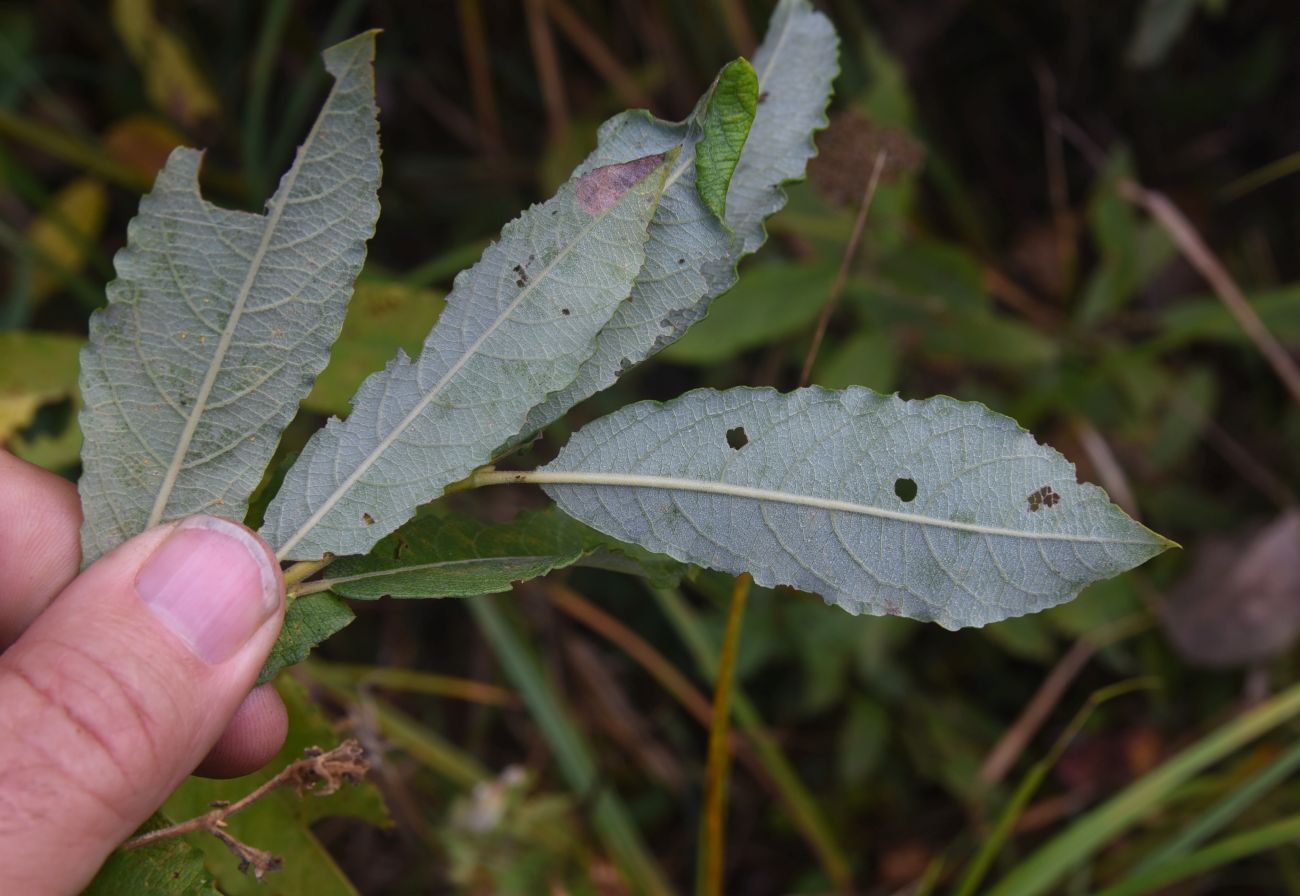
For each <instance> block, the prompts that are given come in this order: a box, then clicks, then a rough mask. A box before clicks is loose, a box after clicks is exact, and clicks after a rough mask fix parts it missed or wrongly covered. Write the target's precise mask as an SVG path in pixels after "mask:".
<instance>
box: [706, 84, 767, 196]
mask: <svg viewBox="0 0 1300 896" xmlns="http://www.w3.org/2000/svg"><path fill="white" fill-rule="evenodd" d="M718 79H719V81H720V82H721V83H723V84H726V85H727V88H728V89H726V90H715V91H713V94H712V96H710V97H709V102H708V104H707V105H706V106H705V110H704V115H703V117H702V118H701V121H700V131H701V136H700V142H699V144H698V145H697V146H696V152H695V188H696V190H698V191H699V194H700V199H702V200H704V204H705V205H707V206H708V207H709V211H711V212H713V214H714V216H715V217H717V218H718V220H720V221H725V220H726V218H727V190H728V188H729V187H730V186H731V176H732V174H734V173H735V170H736V164H737V163H738V162H739V161H740V154H741V152H742V150H744V148H745V140H746V138H747V137H748V136H749V129H750V126H751V125H753V123H754V112H755V111H756V110H757V108H758V73H757V72H755V71H754V67H753V66H752V65H750V64H749V63H748V62H746V61H745V60H744V59H737V60H736V61H735V62H732V63H729V64H728V65H727V67H726V68H724V69H723V70H722V74H720V75H719V76H718Z"/></svg>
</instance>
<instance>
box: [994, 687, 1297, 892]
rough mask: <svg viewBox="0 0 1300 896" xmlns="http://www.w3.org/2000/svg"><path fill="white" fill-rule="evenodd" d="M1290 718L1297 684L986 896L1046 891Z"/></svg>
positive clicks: (1134, 789) (1062, 837)
mask: <svg viewBox="0 0 1300 896" xmlns="http://www.w3.org/2000/svg"><path fill="white" fill-rule="evenodd" d="M1296 715H1300V685H1293V686H1291V687H1290V688H1288V689H1287V690H1285V691H1283V692H1282V693H1280V694H1278V695H1277V696H1275V697H1273V698H1272V699H1270V700H1267V701H1265V702H1264V703H1261V704H1260V705H1258V706H1256V707H1255V708H1254V709H1252V710H1251V711H1249V712H1247V713H1243V714H1242V715H1241V716H1239V717H1237V718H1236V719H1234V720H1233V721H1231V722H1229V723H1228V724H1226V725H1223V726H1221V727H1220V728H1219V729H1218V730H1216V731H1214V732H1212V733H1211V734H1209V735H1208V736H1206V737H1204V738H1202V739H1201V740H1200V741H1198V742H1197V743H1196V744H1194V745H1192V746H1191V747H1188V748H1187V749H1186V750H1184V751H1183V752H1181V753H1179V754H1178V755H1176V756H1174V757H1173V758H1172V759H1169V760H1168V761H1166V762H1165V763H1164V764H1163V765H1161V766H1160V767H1159V768H1157V769H1156V770H1155V771H1153V772H1151V773H1150V774H1147V775H1144V776H1143V777H1141V778H1139V779H1138V780H1137V781H1135V782H1134V783H1133V784H1131V785H1129V787H1127V788H1126V789H1125V790H1123V791H1121V792H1120V793H1119V794H1117V795H1116V796H1114V797H1112V798H1111V799H1109V800H1108V801H1106V802H1105V803H1103V804H1102V805H1100V806H1098V807H1097V808H1096V809H1094V810H1092V811H1091V812H1089V813H1088V814H1087V815H1085V816H1084V817H1083V818H1081V819H1079V820H1078V821H1077V822H1075V823H1074V824H1073V825H1071V826H1070V827H1069V828H1068V829H1067V830H1066V831H1064V832H1063V833H1061V834H1059V835H1058V836H1056V837H1055V838H1053V839H1052V840H1050V841H1048V842H1047V843H1046V844H1045V845H1044V846H1042V847H1040V848H1039V849H1038V850H1037V851H1036V852H1034V853H1033V854H1032V855H1030V856H1029V858H1027V859H1026V860H1025V861H1023V862H1021V863H1020V864H1019V865H1018V866H1017V867H1016V868H1015V869H1014V870H1013V871H1012V872H1011V873H1010V874H1008V875H1007V876H1006V877H1004V878H1002V880H1000V881H999V882H998V883H997V884H996V885H995V886H994V887H993V888H992V889H991V890H989V891H988V896H1035V894H1038V893H1045V892H1047V891H1048V890H1050V889H1051V888H1052V887H1053V886H1054V885H1055V884H1057V883H1058V882H1060V881H1061V880H1062V879H1063V878H1064V877H1065V876H1066V875H1067V874H1068V873H1069V872H1070V871H1072V870H1073V869H1075V868H1077V867H1078V866H1079V865H1081V864H1082V863H1084V862H1086V861H1087V860H1088V858H1089V857H1090V856H1092V855H1093V853H1095V852H1096V851H1097V850H1098V849H1100V848H1101V847H1102V846H1103V845H1105V844H1106V843H1107V842H1108V841H1110V840H1111V839H1112V838H1113V837H1116V836H1118V835H1119V834H1120V833H1121V832H1123V831H1125V830H1127V829H1128V828H1129V827H1131V826H1132V825H1133V824H1134V823H1136V822H1137V821H1138V820H1139V819H1141V818H1144V817H1145V816H1147V815H1149V814H1150V813H1152V812H1154V811H1156V809H1158V808H1159V807H1160V805H1161V804H1162V803H1163V802H1164V801H1165V800H1166V799H1167V798H1168V797H1169V796H1170V794H1172V793H1173V792H1174V791H1175V790H1176V789H1177V788H1179V787H1180V786H1182V785H1183V784H1185V783H1186V782H1187V781H1189V780H1190V779H1191V778H1193V777H1194V776H1195V775H1196V774H1198V773H1199V772H1200V771H1201V770H1202V769H1204V768H1206V767H1208V766H1210V765H1212V764H1214V763H1215V762H1218V761H1219V760H1221V759H1223V758H1224V757H1225V756H1227V755H1229V754H1230V753H1232V752H1233V751H1234V750H1237V749H1238V748H1240V747H1242V746H1243V745H1245V744H1247V743H1249V742H1250V741H1252V740H1254V739H1255V738H1257V737H1259V736H1261V735H1263V734H1265V733H1267V732H1269V731H1271V730H1273V729H1274V728H1276V727H1277V726H1279V725H1281V724H1282V723H1284V722H1286V721H1287V720H1289V719H1292V718H1294V717H1295V716H1296Z"/></svg>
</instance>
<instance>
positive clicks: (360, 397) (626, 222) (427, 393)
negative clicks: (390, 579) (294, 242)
mask: <svg viewBox="0 0 1300 896" xmlns="http://www.w3.org/2000/svg"><path fill="white" fill-rule="evenodd" d="M674 159H675V153H671V152H670V153H657V154H653V155H649V156H645V157H642V158H640V159H636V160H634V161H632V162H628V163H625V164H621V165H612V166H605V167H602V168H598V169H595V170H594V171H591V172H588V173H587V174H584V175H581V176H579V177H576V178H574V179H573V180H571V181H569V183H567V184H566V185H565V186H564V187H562V188H561V189H560V191H559V193H558V194H556V196H555V197H554V198H552V199H550V200H549V201H547V202H545V203H543V204H541V205H537V206H534V207H533V208H531V209H529V210H528V211H526V212H525V213H524V214H523V215H522V216H521V217H520V218H518V219H516V221H514V222H513V223H511V224H509V225H507V226H506V228H505V229H504V230H503V231H502V234H501V239H500V241H499V242H497V243H494V244H493V245H492V246H490V247H489V248H488V249H487V250H486V251H485V252H484V253H483V258H482V260H480V261H479V263H478V264H476V265H475V266H474V267H472V268H470V269H469V270H468V271H465V272H463V273H462V274H460V276H458V277H457V278H456V285H455V288H454V289H453V290H452V292H451V294H450V295H449V296H448V297H447V309H446V310H445V311H444V312H443V314H442V316H441V317H440V318H439V319H438V323H437V325H436V326H435V327H434V328H433V331H432V332H430V334H429V336H428V339H427V340H426V341H425V344H424V350H423V351H422V352H421V354H420V357H419V358H418V359H417V360H415V361H411V360H409V359H408V358H407V357H406V355H405V354H399V356H398V357H397V359H395V360H394V361H393V362H392V363H391V364H389V365H388V367H387V368H386V369H384V370H383V371H380V372H378V373H375V374H372V375H371V376H370V377H368V378H367V379H366V381H365V383H364V384H363V385H362V386H361V389H360V390H359V391H358V392H357V395H356V397H355V399H354V400H353V402H352V404H353V411H352V413H351V414H350V415H349V416H348V418H347V420H346V421H344V420H338V419H335V420H331V421H330V423H329V424H328V425H327V426H326V427H325V428H324V429H322V430H320V431H318V432H317V433H316V434H315V436H313V438H312V439H311V441H310V442H308V443H307V446H306V447H305V448H304V449H303V452H302V455H301V456H300V457H299V459H298V462H297V463H296V464H295V465H294V466H293V469H291V470H290V471H289V474H288V476H286V477H285V483H284V487H283V488H282V489H281V490H280V493H279V494H278V495H277V496H276V498H275V499H274V500H273V501H272V502H271V505H270V507H269V508H268V509H267V513H266V522H265V523H264V525H263V528H262V533H263V535H265V536H266V538H267V540H268V541H269V542H270V543H271V544H272V545H274V546H275V547H276V549H277V550H278V552H279V554H280V556H281V558H316V557H321V556H324V555H325V554H327V553H333V554H339V555H346V554H361V553H365V552H367V551H369V550H370V548H372V547H373V546H374V545H375V543H376V542H377V541H379V539H381V538H382V537H384V536H385V535H387V534H388V533H389V532H392V531H394V530H395V529H397V528H398V527H399V526H400V525H402V524H403V523H405V522H406V521H407V520H408V519H410V518H411V515H412V514H413V513H414V511H415V508H416V507H417V506H419V505H420V504H424V503H427V502H428V501H430V500H432V499H433V498H436V497H437V496H438V495H439V494H441V493H442V490H443V488H444V487H445V486H446V485H448V484H449V483H452V482H455V481H457V480H459V479H462V478H464V477H465V476H467V475H468V474H469V473H470V472H471V471H472V470H473V469H474V468H475V467H477V466H479V465H481V464H483V463H485V462H486V461H487V460H489V459H490V457H491V455H492V452H493V451H494V450H495V449H496V448H497V447H498V446H500V445H501V444H503V443H504V442H506V441H508V440H509V439H511V438H512V437H513V436H514V435H515V434H517V433H518V432H519V431H520V429H521V428H522V427H523V425H524V421H525V418H526V417H527V415H528V412H529V411H530V410H531V409H532V408H534V407H536V406H537V405H538V404H540V403H541V402H542V401H544V400H545V398H546V396H547V395H548V394H550V393H552V392H555V391H556V390H558V389H562V388H564V387H565V386H566V385H567V384H568V383H570V382H572V381H573V377H574V376H575V374H576V372H577V370H578V366H579V365H580V364H581V363H582V361H583V360H584V359H586V358H587V357H588V356H590V354H591V351H592V349H593V342H592V341H593V339H594V337H595V335H596V333H597V332H598V331H599V330H600V328H601V327H603V326H604V325H605V324H606V323H607V322H608V321H609V319H610V316H611V315H612V314H613V313H614V311H615V309H616V308H617V307H618V305H619V304H620V303H621V302H623V300H624V299H626V298H627V295H628V293H629V292H630V291H631V288H632V282H633V280H635V278H636V276H637V272H638V271H639V270H640V269H641V265H642V264H643V263H644V261H645V241H646V231H647V228H648V227H649V224H650V219H651V218H652V217H653V215H654V212H655V208H656V206H657V205H658V203H659V197H660V194H661V193H662V192H663V189H664V182H665V179H666V177H667V175H668V172H669V170H670V168H671V166H672V164H673V162H674Z"/></svg>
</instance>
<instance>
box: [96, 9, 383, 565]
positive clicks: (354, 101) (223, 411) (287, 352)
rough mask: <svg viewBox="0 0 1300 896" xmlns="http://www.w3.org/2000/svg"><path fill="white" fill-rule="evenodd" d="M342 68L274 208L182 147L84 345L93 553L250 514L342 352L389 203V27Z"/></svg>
mask: <svg viewBox="0 0 1300 896" xmlns="http://www.w3.org/2000/svg"><path fill="white" fill-rule="evenodd" d="M324 58H325V65H326V68H327V69H328V70H329V72H330V74H332V75H333V76H334V78H335V84H334V88H333V90H332V91H331V92H330V94H329V97H328V99H327V100H326V101H325V104H324V106H323V108H322V109H321V112H320V115H319V117H318V118H317V120H316V123H315V125H314V126H313V127H312V130H311V132H310V134H309V135H308V136H307V139H306V141H305V142H304V143H303V145H302V147H301V149H300V150H299V152H298V156H297V158H296V159H295V161H294V164H293V166H292V167H291V168H290V169H289V171H288V172H287V173H286V174H285V176H284V178H283V179H282V180H281V182H280V186H279V189H277V191H276V193H275V195H274V196H273V197H272V198H271V200H270V202H269V203H268V205H267V211H266V214H264V215H255V214H249V213H247V212H242V211H231V210H228V209H222V208H218V207H217V206H214V205H212V204H210V203H208V202H206V201H205V200H204V199H203V198H202V197H201V196H200V194H199V186H198V172H199V164H200V161H201V159H202V154H201V153H199V152H197V151H195V150H191V149H177V150H175V151H174V152H173V153H172V154H171V157H170V158H169V159H168V160H167V164H166V165H165V166H164V167H163V169H162V171H161V172H160V173H159V174H158V178H157V181H156V182H155V183H154V187H153V190H152V192H150V193H149V195H148V196H146V197H145V198H144V199H143V200H142V201H141V203H140V213H139V214H138V215H137V216H136V218H135V219H134V220H133V221H132V222H131V224H130V226H129V228H128V231H127V233H128V239H127V246H126V248H125V249H123V250H122V251H121V252H119V253H118V255H117V257H116V259H115V265H116V268H117V275H118V276H117V279H116V280H114V281H113V282H112V283H110V284H109V286H108V302H109V304H108V307H107V308H105V309H104V310H102V311H100V312H98V313H96V314H95V315H94V316H93V317H92V318H91V324H90V341H89V343H88V344H87V346H86V348H85V349H84V351H83V352H82V355H81V391H82V395H83V396H84V398H85V403H86V407H85V410H84V411H83V412H82V415H81V427H82V430H83V432H84V433H85V437H86V442H85V449H84V452H83V456H82V460H83V464H84V469H85V472H84V475H83V476H82V479H81V483H80V486H79V488H80V491H81V500H82V507H83V510H84V514H85V524H84V525H83V527H82V551H83V556H84V560H85V562H86V563H90V562H91V561H93V560H94V559H95V558H97V557H99V556H100V555H101V554H103V553H105V552H106V551H108V550H110V549H111V548H113V547H115V546H116V545H117V544H119V543H121V542H123V541H125V540H126V539H127V538H130V537H131V536H132V535H135V534H136V533H138V532H141V531H143V530H144V529H147V528H149V527H150V526H153V525H156V524H157V523H160V522H164V521H167V520H172V519H178V518H180V517H184V516H189V515H190V514H194V513H213V514H216V515H219V516H224V517H228V518H232V519H242V518H243V516H244V513H245V511H246V509H247V504H248V499H249V495H250V494H251V493H252V491H253V489H254V488H255V487H256V486H257V484H258V482H259V481H260V479H261V477H262V472H263V471H264V470H265V469H266V466H267V464H268V463H270V460H271V456H272V454H273V453H274V451H275V446H276V443H277V442H278V440H279V437H280V433H281V431H282V430H283V429H284V428H285V426H287V425H288V423H289V421H290V419H291V418H292V417H293V415H294V413H295V412H296V411H297V408H298V402H299V401H300V400H301V399H302V398H303V397H304V396H305V395H306V394H307V393H308V391H310V389H311V386H312V382H313V381H314V380H315V377H316V374H317V373H319V372H320V370H321V368H322V367H324V366H325V362H326V360H327V358H328V356H329V350H330V346H331V344H333V342H334V340H335V338H336V337H337V336H338V332H339V327H340V325H341V324H342V321H343V313H344V309H345V307H346V305H347V300H348V297H349V295H350V294H351V292H352V284H353V281H354V280H355V279H356V276H357V274H358V273H359V272H360V270H361V265H362V263H363V261H364V260H365V252H366V250H365V244H366V240H367V239H369V238H370V236H371V235H372V234H373V232H374V227H375V221H376V219H377V218H378V216H379V202H378V198H377V191H378V188H379V176H380V168H379V137H378V131H377V125H376V119H375V116H376V109H375V102H374V73H373V69H372V61H373V59H374V34H373V33H368V34H363V35H360V36H358V37H355V38H352V39H351V40H349V41H346V42H345V43H342V44H339V45H337V46H335V47H332V48H330V49H328V50H326V51H325V53H324Z"/></svg>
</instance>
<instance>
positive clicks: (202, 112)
mask: <svg viewBox="0 0 1300 896" xmlns="http://www.w3.org/2000/svg"><path fill="white" fill-rule="evenodd" d="M113 27H114V28H116V29H117V34H118V36H119V37H120V38H122V43H124V44H126V51H127V53H129V54H130V56H131V59H132V61H134V62H135V64H136V66H137V67H138V68H139V69H140V72H141V74H143V75H144V79H145V90H146V91H147V92H148V94H149V99H150V100H151V101H152V102H153V104H154V105H155V106H157V107H158V108H159V109H162V110H163V111H165V112H166V113H167V114H169V115H171V116H172V117H174V118H175V119H176V120H177V121H179V122H181V123H182V124H185V125H187V126H191V125H194V124H197V123H198V122H200V121H202V120H204V119H205V118H211V117H212V116H214V115H216V113H217V111H218V109H219V106H218V103H217V97H216V95H215V94H214V93H213V92H212V88H211V87H209V86H208V82H207V79H206V78H204V77H203V74H202V73H201V72H200V71H199V70H198V68H197V67H196V66H195V65H194V62H193V60H191V59H190V54H189V51H188V50H187V49H186V48H185V45H184V44H183V43H181V41H180V39H179V38H178V37H177V36H176V35H174V34H172V33H171V32H170V31H168V30H167V29H166V28H164V27H163V25H162V23H161V22H159V21H158V18H157V15H156V14H155V11H154V4H153V0H113Z"/></svg>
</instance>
